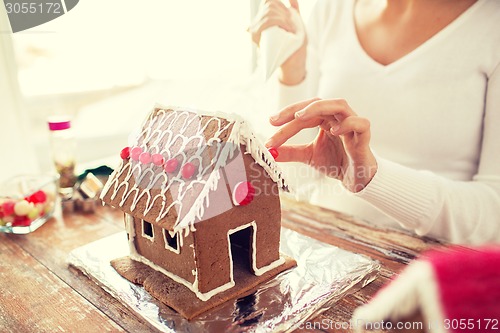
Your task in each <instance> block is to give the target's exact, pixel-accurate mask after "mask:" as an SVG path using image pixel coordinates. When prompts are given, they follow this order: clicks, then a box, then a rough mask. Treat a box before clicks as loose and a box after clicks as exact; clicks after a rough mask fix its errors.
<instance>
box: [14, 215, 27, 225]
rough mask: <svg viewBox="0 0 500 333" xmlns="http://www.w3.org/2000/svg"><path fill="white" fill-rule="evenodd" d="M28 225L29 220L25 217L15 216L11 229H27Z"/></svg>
mask: <svg viewBox="0 0 500 333" xmlns="http://www.w3.org/2000/svg"><path fill="white" fill-rule="evenodd" d="M30 224H31V220H30V219H29V218H28V217H27V216H16V217H14V222H12V226H13V227H28V226H29V225H30Z"/></svg>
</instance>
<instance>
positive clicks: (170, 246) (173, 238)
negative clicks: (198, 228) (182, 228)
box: [163, 229, 180, 253]
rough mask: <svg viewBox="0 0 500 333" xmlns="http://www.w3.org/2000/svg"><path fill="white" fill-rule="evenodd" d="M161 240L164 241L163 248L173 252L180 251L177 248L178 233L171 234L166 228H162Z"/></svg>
mask: <svg viewBox="0 0 500 333" xmlns="http://www.w3.org/2000/svg"><path fill="white" fill-rule="evenodd" d="M163 240H164V241H165V248H166V249H167V250H170V251H172V252H175V253H180V250H179V233H178V232H176V233H174V234H173V235H171V234H170V232H168V230H166V229H163Z"/></svg>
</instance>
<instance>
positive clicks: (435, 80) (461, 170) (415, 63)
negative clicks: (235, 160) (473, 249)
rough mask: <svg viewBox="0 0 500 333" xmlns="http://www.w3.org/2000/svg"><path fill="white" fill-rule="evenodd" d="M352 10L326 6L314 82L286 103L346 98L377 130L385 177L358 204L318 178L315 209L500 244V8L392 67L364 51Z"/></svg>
mask: <svg viewBox="0 0 500 333" xmlns="http://www.w3.org/2000/svg"><path fill="white" fill-rule="evenodd" d="M353 3H354V1H353V0H336V1H332V0H330V1H329V0H319V1H318V3H317V5H316V8H315V10H314V11H313V14H312V16H311V20H310V23H309V24H308V38H309V46H310V47H309V49H310V50H309V51H308V63H309V64H308V75H307V78H306V80H305V81H304V82H303V83H301V84H299V85H297V86H291V87H290V86H284V85H282V86H281V87H280V96H281V101H280V104H281V105H282V106H283V105H287V104H290V103H292V102H295V101H298V100H302V99H305V98H308V97H312V96H319V97H321V98H345V99H346V100H347V101H348V102H349V104H350V105H351V107H352V108H353V109H354V111H355V112H356V113H357V114H358V115H360V116H362V117H366V118H368V119H369V120H370V122H371V130H372V139H371V147H372V149H373V151H374V153H375V154H376V156H377V162H378V171H377V173H376V175H375V177H374V178H373V179H372V181H371V182H370V183H369V185H368V186H367V187H366V188H365V189H364V190H363V191H361V192H360V193H357V194H355V195H354V194H352V193H348V192H347V190H345V189H344V190H340V187H339V182H336V181H331V180H327V179H326V178H325V177H317V179H316V182H315V184H316V186H315V187H316V188H315V189H314V190H313V191H312V193H311V192H309V193H308V195H309V196H310V198H311V201H312V202H314V203H316V204H319V205H322V206H327V207H330V208H334V209H337V210H341V211H344V212H347V213H350V214H352V215H355V216H358V217H361V218H363V219H366V220H368V221H371V222H373V223H385V222H387V220H392V221H396V222H398V223H399V224H400V225H402V226H404V227H406V228H410V229H413V230H415V231H416V233H418V234H419V235H425V234H429V235H432V236H435V237H440V238H445V239H448V240H450V241H452V242H455V243H469V244H477V243H487V242H500V66H499V63H500V25H499V22H500V1H498V0H479V1H478V2H476V3H475V4H474V5H472V7H470V8H469V9H468V10H467V11H466V12H464V13H463V14H462V15H461V16H460V17H458V18H457V19H456V20H455V21H453V22H452V23H451V24H449V25H448V26H447V27H445V28H444V29H443V30H441V31H440V32H439V33H437V34H436V35H435V36H433V37H432V38H431V39H429V40H428V41H426V42H425V43H424V44H422V45H421V46H419V47H418V48H417V49H415V50H414V51H412V52H411V53H409V54H407V55H406V56H404V57H402V58H401V59H399V60H397V61H395V62H394V63H391V64H389V65H387V66H384V65H381V64H379V63H377V62H375V61H374V60H373V59H372V58H370V57H369V56H368V55H367V54H366V53H365V52H364V50H363V49H362V47H361V46H360V44H359V41H358V39H357V36H356V32H355V27H354V22H353ZM304 184H305V182H304ZM304 186H305V185H304ZM299 191H300V189H299Z"/></svg>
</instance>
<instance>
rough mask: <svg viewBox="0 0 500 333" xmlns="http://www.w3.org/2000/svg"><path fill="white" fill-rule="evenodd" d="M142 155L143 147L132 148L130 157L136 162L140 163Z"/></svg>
mask: <svg viewBox="0 0 500 333" xmlns="http://www.w3.org/2000/svg"><path fill="white" fill-rule="evenodd" d="M141 154H142V149H141V147H134V148H132V150H131V151H130V157H131V158H132V159H133V160H134V161H138V160H139V156H141Z"/></svg>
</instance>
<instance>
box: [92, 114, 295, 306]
mask: <svg viewBox="0 0 500 333" xmlns="http://www.w3.org/2000/svg"><path fill="white" fill-rule="evenodd" d="M121 158H122V160H121V163H120V165H119V166H118V167H117V168H116V169H115V171H114V173H113V174H112V175H111V176H110V178H109V180H108V182H107V183H106V185H105V187H104V189H103V191H102V194H101V198H102V200H103V201H104V202H105V203H106V204H109V205H111V206H114V207H117V208H119V209H121V210H122V211H123V212H124V213H125V224H126V230H127V235H128V241H129V246H130V257H131V258H132V259H133V260H135V261H138V262H141V263H143V264H145V265H147V266H149V267H151V268H153V269H154V270H156V271H157V272H161V273H162V274H164V275H165V276H168V277H169V278H170V279H172V280H174V281H176V282H177V283H179V284H182V285H183V286H185V287H187V288H188V289H189V290H191V291H192V292H193V293H194V294H195V295H196V297H197V298H198V299H199V300H201V301H206V300H208V299H210V298H211V297H213V296H214V295H216V294H218V293H221V292H224V291H225V290H228V289H230V288H232V287H234V286H235V284H236V285H237V281H235V278H234V267H235V265H240V266H241V265H243V266H246V267H247V268H248V270H249V271H251V273H252V274H253V275H255V276H261V275H263V274H265V273H266V272H270V271H272V270H275V269H276V268H277V267H279V266H281V265H283V264H284V262H285V260H284V258H283V257H282V256H280V252H279V244H280V227H281V212H280V200H279V190H280V189H281V190H287V185H286V183H285V181H284V180H283V178H282V174H281V172H280V170H279V168H278V166H277V165H276V163H275V161H274V158H273V156H272V154H271V153H270V152H269V151H268V149H266V148H265V147H264V146H263V145H262V144H261V143H260V142H259V140H257V138H256V137H255V135H254V134H253V133H252V132H251V131H250V129H249V127H248V125H247V123H246V122H245V121H243V120H241V119H239V118H238V117H235V116H232V115H223V114H206V113H199V112H198V111H192V110H189V109H183V108H164V107H156V108H155V109H154V110H153V111H152V112H151V113H150V114H149V116H148V117H147V118H146V120H145V122H144V123H143V125H142V128H141V129H140V131H139V133H138V135H137V136H136V137H135V139H134V141H133V142H131V143H130V146H129V147H127V148H125V149H124V150H123V151H122V152H121Z"/></svg>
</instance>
